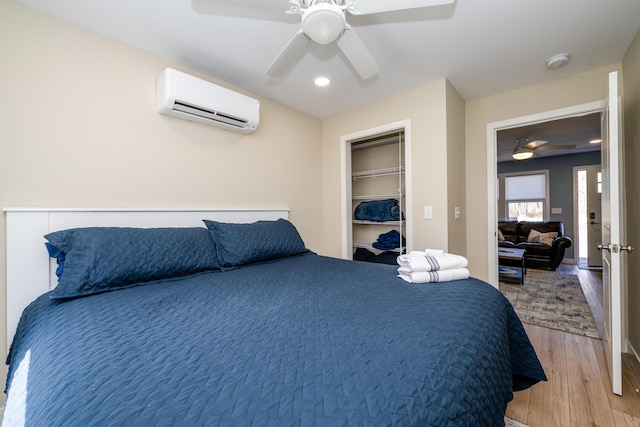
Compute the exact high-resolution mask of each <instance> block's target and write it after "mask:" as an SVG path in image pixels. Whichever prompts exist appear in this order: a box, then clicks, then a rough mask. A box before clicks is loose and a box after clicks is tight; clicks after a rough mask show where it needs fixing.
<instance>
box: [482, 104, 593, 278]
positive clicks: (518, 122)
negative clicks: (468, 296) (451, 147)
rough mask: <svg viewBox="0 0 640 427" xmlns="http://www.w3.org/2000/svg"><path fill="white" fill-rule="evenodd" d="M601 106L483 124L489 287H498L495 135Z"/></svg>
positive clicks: (583, 105)
mask: <svg viewBox="0 0 640 427" xmlns="http://www.w3.org/2000/svg"><path fill="white" fill-rule="evenodd" d="M604 105H605V104H604V101H595V102H589V103H587V104H581V105H574V106H572V107H567V108H560V109H557V110H551V111H545V112H542V113H537V114H531V115H528V116H522V117H515V118H512V119H507V120H501V121H498V122H491V123H487V254H488V260H487V263H488V265H487V267H488V271H487V275H488V280H487V281H488V282H489V283H491V284H492V285H493V286H495V287H498V239H497V232H498V231H497V227H498V222H497V219H498V215H497V212H498V211H497V209H498V206H497V194H496V188H495V187H496V183H495V179H496V177H497V176H498V159H497V154H496V153H497V143H498V141H497V136H498V131H499V130H504V129H510V128H515V127H520V126H527V125H531V124H535V123H542V122H547V121H550V120H557V119H564V118H569V117H576V116H582V115H585V114H590V113H595V112H600V111H602V109H603V108H604Z"/></svg>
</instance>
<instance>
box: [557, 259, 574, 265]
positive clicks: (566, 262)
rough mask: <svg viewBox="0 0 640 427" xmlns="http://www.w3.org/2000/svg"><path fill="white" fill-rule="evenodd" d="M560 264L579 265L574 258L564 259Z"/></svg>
mask: <svg viewBox="0 0 640 427" xmlns="http://www.w3.org/2000/svg"><path fill="white" fill-rule="evenodd" d="M560 264H578V263H577V262H576V260H575V259H573V258H562V262H561V263H560Z"/></svg>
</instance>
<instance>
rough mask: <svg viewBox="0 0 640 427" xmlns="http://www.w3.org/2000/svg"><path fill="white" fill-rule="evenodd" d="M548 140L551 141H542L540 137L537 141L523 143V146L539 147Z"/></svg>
mask: <svg viewBox="0 0 640 427" xmlns="http://www.w3.org/2000/svg"><path fill="white" fill-rule="evenodd" d="M547 142H549V141H542V140H540V139H538V140H535V141H529V142H527V143H526V144H523V145H522V146H523V147H527V148H538V147H540V146H541V145H544V144H546V143H547Z"/></svg>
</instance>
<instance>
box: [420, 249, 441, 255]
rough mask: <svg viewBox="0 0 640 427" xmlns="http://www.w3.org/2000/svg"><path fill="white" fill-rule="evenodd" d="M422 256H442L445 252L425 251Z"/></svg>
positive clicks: (438, 250)
mask: <svg viewBox="0 0 640 427" xmlns="http://www.w3.org/2000/svg"><path fill="white" fill-rule="evenodd" d="M424 254H425V255H427V256H444V255H445V251H444V250H442V249H425V250H424Z"/></svg>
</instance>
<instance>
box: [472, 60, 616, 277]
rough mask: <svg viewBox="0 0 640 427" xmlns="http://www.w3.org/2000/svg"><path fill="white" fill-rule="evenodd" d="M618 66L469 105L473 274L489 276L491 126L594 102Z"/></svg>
mask: <svg viewBox="0 0 640 427" xmlns="http://www.w3.org/2000/svg"><path fill="white" fill-rule="evenodd" d="M620 68H621V65H620V64H617V65H612V66H608V67H603V68H599V69H595V70H592V71H588V72H585V73H580V74H575V75H573V76H571V77H567V78H562V79H557V80H553V81H551V82H548V83H543V84H538V85H532V86H527V87H524V88H520V89H517V90H514V91H510V92H505V93H501V94H498V95H494V96H490V97H486V98H482V99H479V100H475V101H470V102H467V104H466V173H467V177H466V183H467V185H466V197H467V257H468V258H469V266H470V269H471V273H472V275H474V276H476V277H478V278H481V279H484V280H487V279H488V278H489V271H488V252H487V224H488V223H489V218H488V215H487V209H488V195H487V178H488V172H487V168H488V166H487V125H488V124H489V123H493V122H499V121H504V120H509V119H514V118H518V117H523V116H527V115H532V114H538V113H542V112H547V111H552V110H556V109H560V108H566V107H571V106H575V105H581V104H587V103H590V102H596V101H602V100H604V99H605V96H606V84H607V75H608V73H609V72H611V71H615V70H620Z"/></svg>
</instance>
